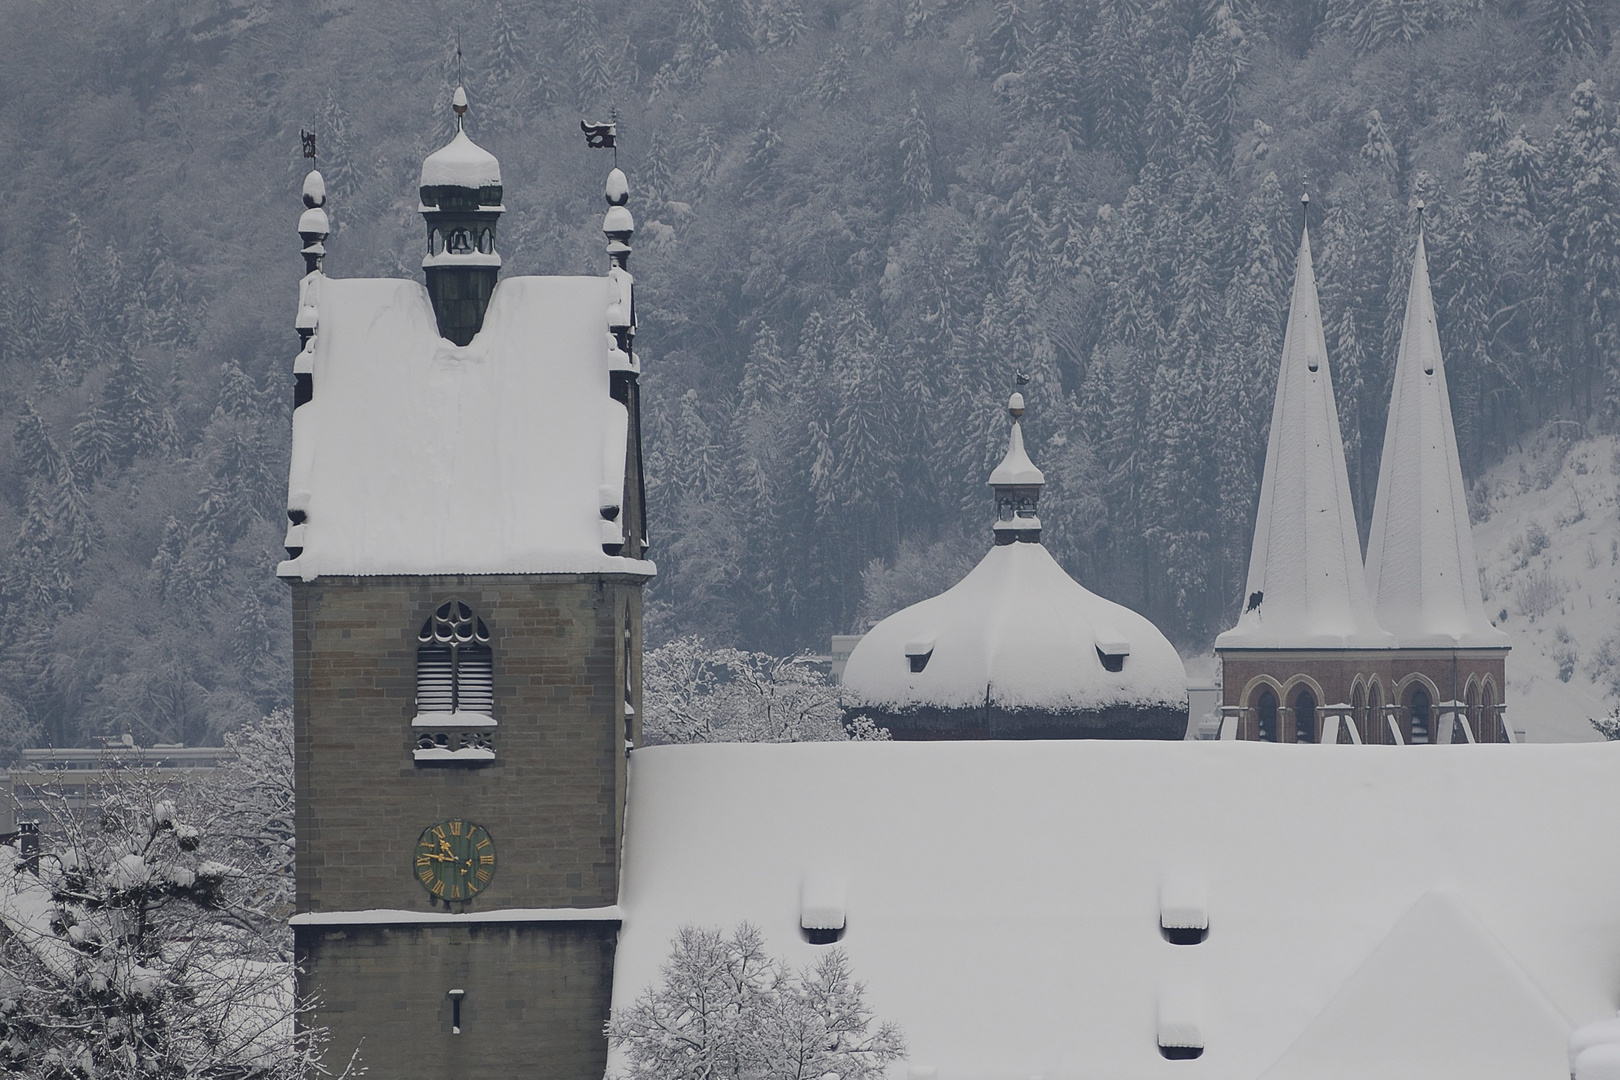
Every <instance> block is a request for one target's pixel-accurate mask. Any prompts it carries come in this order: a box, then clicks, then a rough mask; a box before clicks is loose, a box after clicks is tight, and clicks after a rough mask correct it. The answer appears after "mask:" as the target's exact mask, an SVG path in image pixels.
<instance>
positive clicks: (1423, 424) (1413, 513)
mask: <svg viewBox="0 0 1620 1080" xmlns="http://www.w3.org/2000/svg"><path fill="white" fill-rule="evenodd" d="M1421 213H1422V207H1421V205H1420V206H1419V214H1420V218H1419V221H1420V224H1419V228H1418V238H1417V249H1416V251H1415V252H1414V253H1413V256H1412V280H1411V284H1410V286H1409V287H1408V289H1407V294H1406V321H1405V324H1404V326H1403V327H1402V329H1401V347H1400V352H1399V353H1398V354H1397V358H1396V361H1395V386H1394V391H1393V393H1392V395H1391V397H1390V403H1389V422H1388V426H1387V427H1386V428H1385V429H1384V453H1383V458H1382V460H1381V462H1380V464H1379V468H1378V495H1377V499H1376V501H1375V502H1374V503H1373V517H1372V533H1371V535H1370V536H1369V537H1368V541H1367V587H1368V589H1369V591H1370V592H1371V594H1372V597H1373V601H1374V603H1375V605H1376V611H1377V613H1378V620H1379V622H1381V623H1383V625H1385V626H1387V627H1389V628H1391V629H1392V630H1393V631H1394V632H1395V634H1396V635H1397V637H1398V638H1399V640H1400V644H1401V645H1402V646H1403V647H1413V646H1419V647H1422V646H1431V647H1439V648H1459V647H1460V648H1469V647H1481V648H1502V647H1504V646H1506V645H1507V643H1508V640H1507V635H1506V634H1504V633H1503V632H1502V631H1501V630H1498V629H1497V628H1496V627H1494V626H1492V625H1491V621H1490V619H1489V617H1488V616H1487V615H1486V614H1485V606H1484V603H1483V601H1482V599H1481V597H1480V591H1479V563H1478V561H1477V560H1476V558H1475V556H1474V541H1473V536H1472V533H1471V532H1470V530H1469V523H1468V493H1467V489H1466V488H1464V487H1463V479H1462V466H1461V463H1460V462H1459V460H1458V456H1457V436H1456V433H1455V431H1454V430H1453V427H1452V421H1451V400H1450V397H1449V396H1448V394H1447V391H1446V370H1445V365H1444V363H1443V362H1442V358H1441V354H1440V333H1439V329H1438V327H1437V326H1436V325H1435V317H1434V298H1433V297H1432V296H1431V295H1430V292H1429V262H1428V254H1427V252H1426V251H1425V248H1424V243H1423V230H1422V226H1421Z"/></svg>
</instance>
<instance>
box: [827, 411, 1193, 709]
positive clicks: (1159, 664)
mask: <svg viewBox="0 0 1620 1080" xmlns="http://www.w3.org/2000/svg"><path fill="white" fill-rule="evenodd" d="M1010 411H1011V412H1012V414H1013V424H1012V432H1011V434H1010V436H1009V438H1008V447H1007V454H1006V457H1004V458H1003V459H1002V462H1001V464H1000V465H998V466H997V467H996V469H995V471H994V472H992V473H991V476H990V484H991V486H992V487H993V488H994V489H995V497H996V523H995V527H994V534H995V541H996V542H995V546H994V547H992V548H991V549H990V551H989V553H988V554H986V555H985V557H984V558H983V559H982V560H981V561H980V562H979V564H978V565H977V566H975V567H974V568H973V569H972V570H971V571H970V572H969V573H968V575H967V576H966V577H965V578H963V579H962V580H961V581H959V582H958V583H957V584H956V585H954V586H952V587H951V588H950V589H947V590H946V591H945V592H943V593H941V594H940V595H938V596H935V597H932V598H930V599H928V600H924V601H922V602H921V603H919V604H914V605H912V606H911V607H908V608H906V609H904V610H902V611H898V612H896V613H895V614H893V615H890V616H889V617H888V618H886V619H884V620H883V621H881V622H879V623H878V624H877V625H876V626H874V627H873V628H872V629H871V631H869V632H868V633H867V634H866V636H865V637H863V638H862V639H861V641H860V643H859V644H857V645H856V646H855V649H854V651H853V652H852V653H851V654H850V657H849V661H848V663H847V665H846V666H845V668H844V673H843V680H842V682H843V686H844V689H845V705H846V708H847V710H848V711H849V713H850V714H851V715H856V714H865V715H867V716H870V717H871V718H872V719H873V720H874V721H875V722H877V723H878V724H879V725H881V726H883V727H887V728H888V729H889V730H890V732H891V733H892V734H893V735H894V737H895V738H898V739H1031V738H1058V739H1063V738H1069V739H1073V738H1156V739H1179V738H1181V737H1182V735H1183V733H1184V731H1185V729H1186V725H1187V675H1186V669H1185V668H1184V667H1183V666H1182V663H1181V658H1180V657H1179V656H1178V655H1177V654H1176V650H1175V647H1174V646H1172V645H1171V644H1170V642H1169V641H1168V640H1167V639H1166V638H1165V636H1164V635H1163V634H1161V633H1160V632H1159V630H1158V628H1157V627H1155V626H1154V625H1153V624H1152V623H1151V622H1149V621H1148V620H1147V619H1146V618H1144V617H1143V616H1141V615H1139V614H1137V613H1136V612H1134V611H1132V610H1130V609H1129V608H1127V607H1123V606H1121V605H1119V604H1116V603H1114V602H1113V601H1111V600H1105V599H1103V598H1102V597H1100V596H1097V595H1096V594H1095V593H1092V592H1091V591H1090V590H1088V589H1086V588H1085V587H1084V586H1083V585H1081V584H1080V583H1079V582H1077V581H1075V580H1074V579H1073V578H1071V577H1070V576H1069V575H1068V573H1067V572H1065V571H1064V569H1063V567H1061V566H1060V565H1058V562H1057V560H1056V559H1054V558H1053V557H1052V554H1051V553H1050V552H1049V551H1047V550H1046V548H1045V547H1044V546H1043V545H1042V544H1041V522H1040V519H1039V518H1038V517H1037V516H1036V509H1037V505H1038V502H1039V499H1040V492H1041V488H1042V486H1043V485H1044V484H1045V477H1044V476H1043V475H1042V473H1041V471H1040V469H1039V468H1037V467H1036V465H1035V463H1034V462H1033V461H1031V460H1030V457H1029V454H1028V453H1027V452H1026V450H1025V449H1024V439H1023V431H1022V429H1021V426H1020V424H1019V417H1020V416H1021V415H1022V414H1023V411H1024V403H1023V398H1022V396H1021V395H1018V394H1015V395H1013V400H1012V402H1011V406H1010Z"/></svg>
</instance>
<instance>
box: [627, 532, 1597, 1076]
mask: <svg viewBox="0 0 1620 1080" xmlns="http://www.w3.org/2000/svg"><path fill="white" fill-rule="evenodd" d="M1028 547H1029V545H1014V549H1017V548H1026V549H1027V548H1028ZM630 768H631V782H630V799H629V806H628V816H627V821H626V830H627V831H626V840H625V864H624V866H625V869H624V878H623V886H622V889H621V894H620V906H621V907H622V908H623V911H624V922H623V930H622V934H621V936H620V938H619V944H618V949H617V953H616V957H615V971H614V986H613V996H614V1004H615V1005H616V1006H618V1007H623V1006H625V1005H627V1004H629V1003H630V1002H631V1001H632V1000H633V999H634V998H635V997H636V996H637V995H638V994H640V993H641V991H642V989H643V988H644V987H646V986H647V985H649V984H650V983H652V982H653V981H654V980H655V979H656V978H657V976H658V969H659V966H660V964H662V963H663V962H664V960H665V958H666V957H667V955H668V952H669V944H670V940H671V939H672V938H673V937H674V936H675V934H676V932H677V930H678V929H679V928H680V927H681V926H682V925H683V924H690V925H695V926H707V927H721V928H725V929H727V930H730V929H731V928H733V927H735V926H736V925H737V924H738V923H739V922H742V921H744V920H747V921H749V922H752V923H753V924H755V925H756V926H758V927H759V928H760V929H761V930H762V932H763V933H764V936H765V939H766V946H767V948H768V950H769V951H770V952H771V953H773V954H775V955H777V956H782V957H785V958H787V959H789V960H790V961H791V962H792V963H794V964H795V965H796V966H803V965H805V964H808V963H810V962H811V961H812V960H813V959H814V958H815V956H816V955H817V954H818V951H819V950H820V948H821V947H818V946H813V945H810V944H807V943H806V942H805V941H804V940H803V937H802V935H801V931H800V927H801V925H804V924H803V922H802V920H803V919H804V917H805V914H804V911H803V908H804V906H805V905H806V904H808V903H809V901H808V900H806V899H805V897H807V896H809V895H810V892H811V890H810V888H809V885H808V884H807V883H823V884H824V883H826V882H828V881H832V882H835V883H836V885H837V888H836V889H835V890H830V889H827V888H824V887H822V886H821V885H818V889H819V892H818V895H819V894H820V893H821V892H825V893H828V894H829V895H832V894H836V896H837V898H838V900H839V901H840V902H841V903H842V905H843V911H842V912H841V914H843V915H844V916H845V919H844V925H846V926H847V930H846V932H845V934H844V936H843V939H842V941H841V942H839V944H840V946H841V947H843V948H844V949H845V950H847V952H848V953H849V956H850V959H851V961H852V969H853V972H854V974H855V976H856V977H857V978H858V979H860V980H861V981H862V982H864V983H865V984H866V988H867V1001H868V1002H869V1004H870V1005H871V1006H872V1007H873V1009H874V1011H875V1013H876V1015H877V1017H878V1018H879V1019H880V1020H885V1021H894V1022H896V1023H898V1024H899V1025H901V1026H902V1027H903V1029H904V1032H905V1036H906V1041H907V1044H908V1047H909V1063H908V1066H907V1067H905V1068H901V1069H900V1070H898V1071H897V1072H896V1073H895V1074H894V1075H896V1076H899V1077H905V1076H907V1075H908V1073H909V1075H910V1076H913V1077H915V1076H925V1075H937V1077H938V1078H939V1080H1027V1078H1029V1077H1032V1076H1043V1077H1045V1078H1046V1080H1069V1078H1075V1080H1079V1078H1095V1080H1114V1078H1116V1077H1148V1076H1165V1077H1171V1076H1181V1077H1189V1078H1196V1077H1208V1078H1217V1077H1218V1078H1223V1080H1224V1078H1231V1080H1238V1078H1243V1080H1252V1078H1255V1077H1266V1078H1268V1080H1294V1078H1299V1080H1336V1078H1341V1077H1342V1078H1344V1080H1350V1078H1352V1077H1354V1078H1358V1080H1359V1078H1364V1077H1370V1076H1388V1077H1402V1078H1405V1077H1423V1078H1424V1080H1452V1078H1455V1080H1463V1078H1467V1080H1526V1078H1529V1077H1545V1078H1547V1080H1553V1078H1555V1077H1564V1076H1567V1075H1568V1072H1567V1069H1568V1066H1567V1062H1566V1046H1565V1039H1566V1037H1567V1035H1568V1034H1569V1032H1570V1030H1571V1029H1572V1028H1574V1027H1576V1026H1578V1025H1581V1024H1584V1023H1587V1022H1590V1021H1593V1020H1599V1019H1604V1018H1607V1017H1611V1016H1613V1015H1614V1012H1615V1007H1616V1004H1617V1002H1616V997H1615V995H1616V985H1617V984H1616V982H1615V972H1616V971H1620V847H1617V846H1616V845H1615V844H1614V843H1613V842H1612V836H1611V835H1610V834H1611V833H1612V831H1613V829H1612V821H1613V805H1614V796H1613V790H1614V776H1615V774H1616V769H1617V768H1620V746H1617V745H1604V744H1592V745H1584V746H1509V745H1472V746H1453V747H1445V748H1440V747H1437V748H1433V749H1431V750H1427V751H1423V752H1421V753H1418V752H1413V751H1411V750H1410V749H1409V748H1402V747H1377V746H1363V747H1349V746H1346V747H1327V746H1321V747H1318V746H1310V747H1306V746H1293V745H1277V744H1271V743H1244V742H1212V743H1210V742H1204V743H1200V742H1186V743H1183V742H1175V743H1154V742H1096V741H1074V742H1000V743H996V742H991V743H985V742H977V743H874V742H863V743H814V744H808V743H807V744H777V745H758V744H754V745H748V744H709V745H690V746H659V747H653V748H650V749H641V750H637V751H636V752H635V753H634V754H633V755H632V757H631V766H630ZM1189 904H1191V905H1193V906H1195V907H1196V906H1198V905H1199V904H1202V905H1203V914H1204V916H1205V919H1204V921H1205V922H1206V923H1207V928H1208V937H1207V939H1206V940H1205V941H1204V942H1203V943H1201V944H1195V945H1174V944H1171V943H1170V942H1169V941H1167V940H1166V938H1165V937H1164V936H1163V935H1162V934H1161V932H1160V921H1161V917H1162V915H1163V913H1164V912H1165V910H1166V909H1171V908H1173V909H1175V911H1174V912H1172V913H1173V914H1182V912H1181V911H1180V909H1181V908H1184V907H1187V906H1188V905H1189ZM812 914H819V913H812ZM1182 921H1186V920H1182ZM1194 921H1196V920H1194ZM1189 1034H1194V1035H1196V1036H1197V1037H1199V1038H1200V1039H1201V1040H1202V1042H1203V1045H1204V1048H1205V1049H1204V1053H1203V1054H1202V1056H1201V1057H1199V1058H1197V1059H1196V1060H1179V1061H1166V1060H1164V1059H1163V1058H1162V1057H1161V1055H1160V1053H1159V1050H1158V1047H1157V1043H1158V1041H1159V1038H1161V1037H1165V1038H1182V1039H1185V1038H1187V1036H1188V1035H1189ZM929 1069H933V1070H936V1071H935V1072H934V1073H932V1074H931V1073H930V1072H929V1071H928V1070H929Z"/></svg>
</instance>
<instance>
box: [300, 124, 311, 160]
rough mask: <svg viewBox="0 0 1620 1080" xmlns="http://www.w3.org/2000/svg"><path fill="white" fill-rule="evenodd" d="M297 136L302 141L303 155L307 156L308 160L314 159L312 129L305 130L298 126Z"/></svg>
mask: <svg viewBox="0 0 1620 1080" xmlns="http://www.w3.org/2000/svg"><path fill="white" fill-rule="evenodd" d="M298 137H299V138H300V139H302V140H303V142H304V156H305V157H307V158H309V160H311V161H314V160H315V133H314V132H313V131H305V130H304V129H303V128H299V129H298Z"/></svg>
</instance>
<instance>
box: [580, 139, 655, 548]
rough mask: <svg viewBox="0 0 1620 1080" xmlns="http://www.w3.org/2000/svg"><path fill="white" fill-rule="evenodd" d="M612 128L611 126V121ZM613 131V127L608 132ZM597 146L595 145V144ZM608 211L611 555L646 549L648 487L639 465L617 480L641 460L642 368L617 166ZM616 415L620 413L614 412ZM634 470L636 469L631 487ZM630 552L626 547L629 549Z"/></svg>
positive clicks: (606, 489) (607, 514)
mask: <svg viewBox="0 0 1620 1080" xmlns="http://www.w3.org/2000/svg"><path fill="white" fill-rule="evenodd" d="M609 127H610V128H611V125H609ZM610 133H611V132H610ZM592 145H594V144H592ZM602 198H603V199H605V200H606V201H607V212H606V213H605V214H603V215H602V235H603V236H604V237H606V238H607V255H608V307H607V324H608V387H609V393H610V394H611V395H612V397H613V400H614V401H615V402H617V403H618V404H619V405H620V406H622V409H623V415H624V429H623V431H622V432H619V433H617V434H616V435H615V436H613V437H612V438H610V439H609V441H608V444H607V447H606V458H605V460H606V461H607V463H608V464H607V466H606V470H605V473H604V478H605V480H606V483H605V484H604V486H603V488H602V492H603V496H602V498H603V501H602V508H601V512H602V550H603V551H605V552H607V553H608V554H609V555H619V554H629V555H631V556H632V557H639V556H640V554H641V553H642V551H643V550H645V548H646V540H647V522H646V513H645V510H644V507H645V506H646V503H647V499H646V491H645V490H644V489H643V487H642V483H641V471H640V469H639V467H635V468H632V469H624V470H623V472H624V478H623V482H622V483H615V482H614V481H615V480H616V479H617V478H616V477H615V476H614V475H612V474H613V472H614V469H615V467H616V466H615V464H614V463H617V467H621V468H622V467H623V466H624V464H625V463H626V462H627V461H629V462H640V460H641V397H640V395H641V390H640V387H639V386H638V385H637V380H638V377H639V375H640V372H641V368H640V365H639V364H638V362H637V360H636V280H635V278H634V277H633V276H632V275H631V273H630V238H631V237H632V236H634V235H635V232H636V221H635V218H634V217H632V216H631V214H630V207H629V206H628V205H627V204H628V203H629V202H630V182H629V181H628V180H627V179H626V178H625V175H624V173H623V172H622V171H621V170H620V169H619V167H618V166H617V165H615V166H614V167H613V169H612V171H611V172H609V173H608V175H607V183H606V184H604V185H603V188H602ZM616 415H617V414H616ZM631 472H634V474H635V475H634V480H633V483H634V487H633V489H632V486H631V485H632V478H631V475H630V474H631ZM627 547H628V548H629V551H626V548H627Z"/></svg>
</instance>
